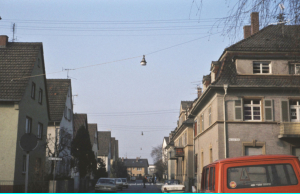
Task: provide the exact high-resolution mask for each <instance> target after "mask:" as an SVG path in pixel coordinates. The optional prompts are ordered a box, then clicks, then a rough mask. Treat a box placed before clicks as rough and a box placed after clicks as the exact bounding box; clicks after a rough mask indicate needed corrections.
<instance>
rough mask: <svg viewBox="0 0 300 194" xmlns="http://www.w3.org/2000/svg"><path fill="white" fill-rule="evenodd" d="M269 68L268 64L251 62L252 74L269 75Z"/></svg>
mask: <svg viewBox="0 0 300 194" xmlns="http://www.w3.org/2000/svg"><path fill="white" fill-rule="evenodd" d="M270 66H271V65H270V62H253V74H269V73H271V68H270Z"/></svg>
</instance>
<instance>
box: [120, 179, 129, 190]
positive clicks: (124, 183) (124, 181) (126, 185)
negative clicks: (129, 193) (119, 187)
mask: <svg viewBox="0 0 300 194" xmlns="http://www.w3.org/2000/svg"><path fill="white" fill-rule="evenodd" d="M121 179H122V183H123V187H125V188H127V189H128V183H127V178H121Z"/></svg>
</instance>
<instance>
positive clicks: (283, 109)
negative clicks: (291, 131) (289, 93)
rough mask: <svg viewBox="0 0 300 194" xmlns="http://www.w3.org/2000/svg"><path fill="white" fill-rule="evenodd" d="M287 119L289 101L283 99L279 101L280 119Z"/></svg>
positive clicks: (285, 120)
mask: <svg viewBox="0 0 300 194" xmlns="http://www.w3.org/2000/svg"><path fill="white" fill-rule="evenodd" d="M289 120H290V119H289V102H288V101H287V100H283V101H281V121H282V122H288V121H289Z"/></svg>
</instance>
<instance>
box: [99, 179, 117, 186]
mask: <svg viewBox="0 0 300 194" xmlns="http://www.w3.org/2000/svg"><path fill="white" fill-rule="evenodd" d="M97 183H101V184H112V185H113V184H115V180H114V179H99V180H98V182H97Z"/></svg>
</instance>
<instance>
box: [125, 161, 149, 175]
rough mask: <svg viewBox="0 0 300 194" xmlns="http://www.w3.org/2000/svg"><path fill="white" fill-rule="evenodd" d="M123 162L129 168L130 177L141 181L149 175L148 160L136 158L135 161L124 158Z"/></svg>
mask: <svg viewBox="0 0 300 194" xmlns="http://www.w3.org/2000/svg"><path fill="white" fill-rule="evenodd" d="M122 162H123V164H124V166H125V167H126V168H127V172H128V174H129V176H130V177H136V178H138V179H141V178H142V177H144V176H146V175H148V167H149V163H148V159H142V158H139V157H136V158H135V159H131V158H125V159H124V158H122Z"/></svg>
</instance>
